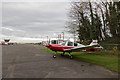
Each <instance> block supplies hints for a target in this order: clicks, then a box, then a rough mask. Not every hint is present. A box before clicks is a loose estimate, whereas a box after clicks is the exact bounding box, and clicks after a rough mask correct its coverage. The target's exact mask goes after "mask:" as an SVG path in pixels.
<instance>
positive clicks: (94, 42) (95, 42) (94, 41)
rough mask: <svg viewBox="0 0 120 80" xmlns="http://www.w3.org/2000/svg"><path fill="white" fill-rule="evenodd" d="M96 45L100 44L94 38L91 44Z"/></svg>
mask: <svg viewBox="0 0 120 80" xmlns="http://www.w3.org/2000/svg"><path fill="white" fill-rule="evenodd" d="M94 45H98V40H93V41H92V42H91V43H90V46H94Z"/></svg>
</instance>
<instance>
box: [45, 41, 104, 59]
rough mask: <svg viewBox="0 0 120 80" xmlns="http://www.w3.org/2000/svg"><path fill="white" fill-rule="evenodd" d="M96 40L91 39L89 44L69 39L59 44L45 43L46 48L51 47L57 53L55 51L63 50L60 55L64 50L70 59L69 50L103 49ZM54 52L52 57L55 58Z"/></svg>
mask: <svg viewBox="0 0 120 80" xmlns="http://www.w3.org/2000/svg"><path fill="white" fill-rule="evenodd" d="M97 42H98V41H97V40H93V41H92V42H91V43H90V45H82V44H79V43H74V42H71V41H65V42H62V43H60V44H48V45H46V47H47V48H49V49H51V50H52V51H55V52H56V54H57V51H61V52H63V53H62V54H61V56H64V54H65V52H68V53H69V57H70V59H72V58H73V56H72V55H71V52H78V51H98V49H103V47H102V46H100V45H99V44H98V43H97ZM56 54H55V55H53V58H56Z"/></svg>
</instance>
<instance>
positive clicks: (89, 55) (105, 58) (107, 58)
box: [42, 49, 120, 72]
mask: <svg viewBox="0 0 120 80" xmlns="http://www.w3.org/2000/svg"><path fill="white" fill-rule="evenodd" d="M42 50H44V51H47V52H50V53H53V54H54V53H55V52H54V51H52V50H50V49H42ZM57 53H58V54H61V53H62V52H57ZM71 54H72V55H73V57H74V59H77V60H81V61H85V62H89V63H92V64H97V65H100V66H103V67H105V68H106V69H109V70H111V71H116V72H118V71H119V69H118V65H119V64H118V61H119V60H120V59H119V58H118V56H114V55H108V54H104V52H102V53H101V52H72V53H71ZM67 55H68V54H67V53H66V54H65V56H67Z"/></svg>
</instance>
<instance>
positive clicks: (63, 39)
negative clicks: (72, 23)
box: [62, 32, 64, 41]
mask: <svg viewBox="0 0 120 80" xmlns="http://www.w3.org/2000/svg"><path fill="white" fill-rule="evenodd" d="M62 33H63V41H64V32H62Z"/></svg>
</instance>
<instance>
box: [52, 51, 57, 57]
mask: <svg viewBox="0 0 120 80" xmlns="http://www.w3.org/2000/svg"><path fill="white" fill-rule="evenodd" d="M56 54H57V51H56V53H55V54H54V55H53V58H54V59H55V58H56Z"/></svg>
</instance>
